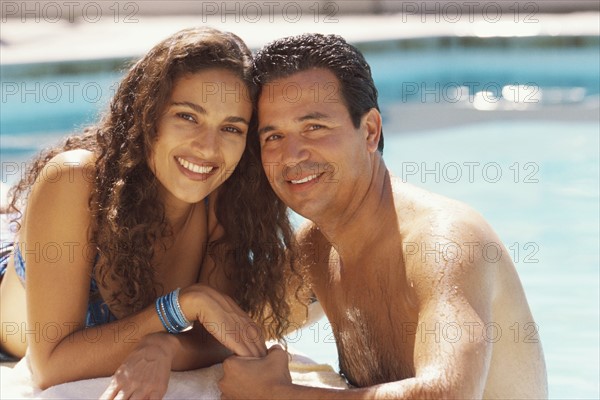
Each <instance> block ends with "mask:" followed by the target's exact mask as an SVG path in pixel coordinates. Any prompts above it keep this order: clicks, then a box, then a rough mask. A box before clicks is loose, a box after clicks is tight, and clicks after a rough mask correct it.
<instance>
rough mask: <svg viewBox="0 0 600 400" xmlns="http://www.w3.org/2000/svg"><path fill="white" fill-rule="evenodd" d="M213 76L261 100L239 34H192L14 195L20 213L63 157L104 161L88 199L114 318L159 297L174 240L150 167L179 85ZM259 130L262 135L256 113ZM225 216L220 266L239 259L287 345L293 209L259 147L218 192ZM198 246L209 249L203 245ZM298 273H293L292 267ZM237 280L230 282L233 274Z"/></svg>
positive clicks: (240, 294) (148, 65)
mask: <svg viewBox="0 0 600 400" xmlns="http://www.w3.org/2000/svg"><path fill="white" fill-rule="evenodd" d="M209 68H225V69H227V70H229V71H231V72H233V73H234V74H235V75H236V76H238V77H239V78H240V79H241V80H242V81H244V82H245V83H246V84H247V86H248V89H249V92H250V93H251V96H252V99H253V100H254V99H255V93H256V90H255V88H254V85H253V84H252V80H251V72H252V71H251V69H252V55H251V53H250V51H249V50H248V48H247V47H246V45H245V44H244V42H243V41H242V40H241V39H240V38H239V37H237V36H236V35H234V34H231V33H227V32H220V31H218V30H214V29H186V30H183V31H180V32H178V33H176V34H175V35H173V36H171V37H169V38H167V39H166V40H164V41H163V42H161V43H159V44H158V45H156V46H155V47H154V48H153V49H152V50H151V51H150V52H149V53H148V54H147V55H146V56H145V57H143V58H142V59H141V60H139V61H138V62H137V63H136V64H135V65H133V66H132V67H131V69H130V70H129V71H128V73H127V74H126V76H125V77H124V79H123V80H122V81H121V83H120V85H119V88H118V90H117V92H116V94H115V96H114V98H113V100H112V102H111V104H110V110H109V111H108V113H107V114H106V115H105V116H104V118H103V119H102V120H101V121H100V123H99V124H98V125H97V126H95V127H91V128H87V129H86V130H84V132H83V133H82V134H80V135H75V136H71V137H69V138H68V139H67V140H66V141H65V142H64V143H63V144H62V145H61V146H58V147H55V148H52V149H50V150H46V151H45V152H42V154H40V155H39V156H38V157H37V158H36V159H35V160H34V161H33V163H32V164H31V166H30V167H29V169H28V171H27V174H26V175H25V176H24V177H23V178H22V179H21V180H20V182H18V184H17V185H16V186H15V187H13V188H12V189H11V196H12V200H11V202H10V205H9V209H8V211H9V212H11V213H17V219H18V218H20V216H21V213H20V211H19V207H20V206H19V204H20V202H21V201H25V200H26V198H27V196H28V194H29V190H30V188H31V186H32V184H33V183H34V182H35V180H36V179H37V177H38V175H39V174H40V171H41V170H42V168H43V167H44V166H45V165H46V164H47V163H48V161H49V160H51V159H52V157H54V156H55V155H57V154H59V153H61V152H64V151H67V150H72V149H86V150H89V151H92V152H94V154H95V155H96V157H97V158H96V162H95V168H96V176H95V181H94V188H93V191H92V194H91V197H90V200H89V204H90V209H91V212H92V214H93V220H94V223H93V226H92V227H90V234H91V238H92V242H93V243H94V244H95V246H96V247H97V251H98V254H99V255H100V260H101V261H100V262H99V263H98V264H97V265H96V268H95V271H94V273H95V274H96V276H97V278H99V282H101V283H102V285H104V286H105V287H106V286H107V285H106V281H107V279H109V280H110V281H111V282H113V281H114V282H117V283H118V284H119V285H118V287H119V289H118V290H114V291H113V292H112V295H111V298H109V299H106V302H107V303H108V304H109V306H110V307H111V309H113V310H119V311H120V312H123V313H131V312H135V311H137V310H140V309H142V308H144V307H145V306H147V305H149V304H150V303H151V302H152V301H153V300H154V299H155V298H156V296H157V293H156V291H155V289H154V287H155V279H154V268H153V266H152V265H151V260H152V256H153V254H154V247H153V244H155V243H157V241H158V240H160V239H165V238H168V237H169V236H170V235H171V228H170V226H169V224H168V223H167V221H166V219H165V211H164V207H163V205H162V203H161V202H160V201H159V197H158V190H157V189H158V185H159V183H158V180H157V179H156V178H155V176H154V174H153V173H152V171H151V170H150V168H149V166H148V162H147V160H148V159H149V155H150V152H151V150H152V146H153V143H154V141H155V140H156V138H157V131H156V127H157V121H158V120H159V116H160V115H161V113H162V112H163V110H164V108H165V105H166V103H167V101H168V99H169V96H170V94H171V91H172V88H173V86H174V83H175V81H176V80H177V79H178V78H180V77H181V76H183V75H186V74H191V73H194V72H199V71H202V70H204V69H209ZM253 114H254V117H253V123H252V124H251V125H252V127H251V130H252V129H255V116H256V112H254V113H253ZM216 215H217V219H218V220H219V222H220V224H221V225H222V226H223V228H224V231H225V236H224V237H223V238H221V239H220V240H219V241H218V242H217V243H213V244H211V245H210V246H209V253H210V254H211V255H213V256H215V257H217V256H218V255H219V254H224V253H225V251H221V250H220V249H226V252H227V253H228V254H231V252H233V254H234V255H235V257H234V259H235V268H236V269H235V271H233V274H235V276H231V278H232V280H233V281H234V282H235V287H236V293H235V299H236V301H237V302H238V304H240V306H241V307H242V309H244V310H245V311H247V312H249V313H250V315H251V316H252V317H253V318H254V319H256V320H257V321H258V322H259V323H261V324H265V326H268V327H269V328H268V329H267V334H269V335H270V336H272V337H277V338H279V337H281V336H282V334H283V333H284V332H285V330H286V329H287V327H288V322H287V318H288V315H289V306H288V304H287V302H286V301H285V299H286V289H285V287H286V280H287V279H288V277H289V274H287V273H286V271H289V265H290V263H291V265H293V259H292V260H290V258H293V257H292V256H291V255H290V254H291V253H286V249H289V248H291V245H292V234H293V233H292V228H291V226H290V222H289V220H288V215H287V208H286V206H285V205H284V204H283V203H282V202H281V201H280V200H279V199H278V198H277V196H276V195H275V194H274V192H273V191H272V189H271V186H270V185H269V182H268V181H267V178H266V176H265V174H264V172H263V170H262V167H261V163H260V149H259V147H258V141H256V140H251V139H250V136H249V140H248V144H247V146H246V149H245V151H244V153H243V155H242V158H241V160H240V162H239V164H238V166H237V168H236V169H235V171H234V172H233V174H232V175H231V176H230V177H229V179H227V180H226V181H225V182H224V183H223V184H222V185H221V186H220V187H219V189H218V198H217V201H216ZM198 246H206V244H205V243H198ZM292 270H293V268H292ZM231 274H232V273H231V271H230V275H231Z"/></svg>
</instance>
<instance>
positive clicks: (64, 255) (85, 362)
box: [19, 150, 266, 388]
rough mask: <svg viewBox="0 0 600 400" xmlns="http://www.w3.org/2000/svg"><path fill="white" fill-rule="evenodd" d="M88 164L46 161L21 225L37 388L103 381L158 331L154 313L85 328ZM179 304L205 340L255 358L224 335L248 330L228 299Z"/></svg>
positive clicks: (189, 292) (214, 295) (205, 295)
mask: <svg viewBox="0 0 600 400" xmlns="http://www.w3.org/2000/svg"><path fill="white" fill-rule="evenodd" d="M91 157H92V155H91V153H89V152H87V151H82V150H77V151H70V152H66V153H62V154H60V155H58V156H57V157H55V158H53V159H52V160H51V161H50V162H49V163H48V165H47V166H46V168H44V169H43V170H42V172H41V174H40V178H39V179H38V181H37V182H36V183H35V184H34V187H33V188H32V192H31V194H30V197H29V201H28V207H27V214H26V217H25V220H24V221H23V231H22V232H21V241H22V242H21V243H19V246H20V250H21V253H22V255H23V257H24V258H25V262H26V265H27V270H26V297H27V324H28V328H27V333H26V334H27V342H28V346H29V351H30V356H31V366H32V370H33V376H34V379H35V381H36V383H37V384H38V385H39V386H40V387H42V388H46V387H49V386H52V385H56V384H59V383H63V382H68V381H73V380H78V379H85V378H92V377H98V376H107V375H110V374H112V373H113V372H114V371H115V370H116V369H117V367H118V366H119V365H120V364H121V363H122V361H123V359H124V358H125V356H126V355H127V354H129V353H130V352H131V351H132V350H133V349H134V348H135V347H136V346H137V344H138V342H139V340H140V339H141V338H142V337H144V336H145V335H147V334H150V333H154V332H164V330H165V329H164V327H163V325H162V323H161V321H160V319H159V317H158V315H157V313H156V310H155V307H154V305H150V306H148V307H147V308H145V309H143V310H141V311H139V312H137V313H135V314H133V315H130V316H128V317H125V318H122V319H120V320H118V321H115V322H112V323H108V324H104V325H99V326H95V327H91V328H84V325H85V315H86V312H87V305H88V297H89V287H90V279H91V278H90V277H91V273H92V263H93V255H92V257H90V256H89V254H88V250H89V249H90V248H92V246H91V243H90V241H89V236H88V230H89V227H90V225H91V222H92V221H91V215H90V211H89V209H88V198H89V194H90V191H91V190H92V186H91V185H92V183H91V181H90V179H89V177H90V176H92V177H93V176H94V173H93V163H92V162H91ZM91 169H92V170H91ZM180 304H181V307H182V309H183V313H184V314H185V316H186V317H187V318H188V320H190V321H199V322H200V323H208V324H213V325H214V327H215V329H214V331H212V332H210V331H209V332H210V333H211V334H213V335H214V336H215V337H216V338H217V339H218V340H220V341H221V342H222V343H223V344H224V345H225V346H226V347H228V348H230V349H231V350H232V351H233V352H234V353H236V354H240V355H251V354H254V352H258V351H261V350H262V348H261V347H260V345H259V344H255V343H247V342H244V341H243V340H242V341H236V340H235V339H236V338H232V337H230V336H228V335H226V334H225V333H227V332H228V331H230V330H235V329H236V328H237V327H241V326H247V325H252V321H250V319H249V318H248V317H247V316H246V315H245V313H243V312H242V311H241V310H240V309H239V307H237V305H235V303H234V302H233V301H232V300H231V299H229V298H228V297H226V296H223V295H221V294H220V293H218V292H216V291H215V290H213V289H211V288H208V287H206V286H204V285H195V286H192V287H190V288H185V289H184V290H182V291H181V294H180ZM213 325H211V326H213ZM181 340H182V343H186V340H187V339H185V337H182V339H181ZM262 347H264V343H263V344H262ZM259 349H260V350H259ZM265 350H266V349H265ZM265 350H262V351H265ZM201 361H202V360H200V362H201Z"/></svg>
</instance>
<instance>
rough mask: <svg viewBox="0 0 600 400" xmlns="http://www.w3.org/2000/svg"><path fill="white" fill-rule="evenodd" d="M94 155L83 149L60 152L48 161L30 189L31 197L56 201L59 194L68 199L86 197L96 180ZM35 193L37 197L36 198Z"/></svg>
mask: <svg viewBox="0 0 600 400" xmlns="http://www.w3.org/2000/svg"><path fill="white" fill-rule="evenodd" d="M95 161H96V155H95V154H94V153H93V152H91V151H89V150H83V149H76V150H68V151H64V152H61V153H59V154H57V155H55V156H54V157H52V158H51V159H50V160H48V161H47V162H46V163H45V164H44V166H43V167H42V169H41V170H40V172H39V174H38V176H37V178H36V180H35V183H34V185H33V187H32V195H34V197H38V198H39V194H42V196H43V198H46V199H50V198H51V199H56V198H58V197H59V193H61V192H67V193H68V194H67V196H69V197H75V198H76V197H79V196H85V197H88V196H89V194H90V191H91V190H92V186H93V183H94V182H95V180H96V166H95ZM36 192H37V194H38V196H36Z"/></svg>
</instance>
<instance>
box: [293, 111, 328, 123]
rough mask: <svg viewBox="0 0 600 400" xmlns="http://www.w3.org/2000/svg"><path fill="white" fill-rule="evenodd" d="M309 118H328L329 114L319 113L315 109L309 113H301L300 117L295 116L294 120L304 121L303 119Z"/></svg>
mask: <svg viewBox="0 0 600 400" xmlns="http://www.w3.org/2000/svg"><path fill="white" fill-rule="evenodd" d="M309 119H329V115H327V114H323V113H320V112H318V111H315V112H312V113H310V114H306V115H303V116H302V117H300V118H296V121H298V122H304V121H307V120H309Z"/></svg>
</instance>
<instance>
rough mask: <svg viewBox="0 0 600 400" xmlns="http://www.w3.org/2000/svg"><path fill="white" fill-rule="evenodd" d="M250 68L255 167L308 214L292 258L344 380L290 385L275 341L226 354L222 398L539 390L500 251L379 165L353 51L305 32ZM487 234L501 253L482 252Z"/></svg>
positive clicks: (362, 73)
mask: <svg viewBox="0 0 600 400" xmlns="http://www.w3.org/2000/svg"><path fill="white" fill-rule="evenodd" d="M255 67H256V81H257V83H258V84H259V86H260V97H259V103H258V108H259V130H258V133H259V140H260V145H261V152H262V161H263V165H264V168H265V171H266V173H267V175H268V177H269V179H270V181H271V184H272V187H273V189H274V191H275V192H276V193H277V195H278V196H279V197H280V198H281V199H282V200H283V201H285V203H286V204H288V205H289V206H290V207H291V208H292V209H293V210H294V211H296V212H298V213H299V214H301V215H302V216H304V217H306V218H307V219H308V220H310V224H309V225H307V226H306V227H304V228H303V229H302V231H301V232H300V233H299V235H298V241H299V245H300V251H301V260H302V262H303V263H304V264H305V266H306V271H307V272H306V273H307V281H308V282H309V283H310V285H311V289H312V291H313V292H314V294H315V296H316V298H317V299H318V301H319V303H320V304H321V306H322V308H323V310H324V312H325V314H326V316H327V318H328V319H329V321H330V322H331V326H332V329H333V332H334V334H335V338H336V343H337V348H338V354H339V364H340V370H341V371H340V372H341V373H342V374H343V375H344V376H345V377H346V379H347V380H348V382H349V383H350V384H351V385H352V386H353V388H352V389H350V390H343V391H338V390H329V389H318V388H310V387H304V386H298V385H294V384H292V382H291V379H290V374H289V371H288V369H287V368H288V367H287V362H288V358H287V354H286V353H285V352H284V351H283V350H282V349H281V348H279V347H277V346H275V347H273V348H271V349H270V351H269V354H268V355H267V357H265V358H263V359H247V358H240V357H231V358H229V359H227V360H226V361H225V363H224V371H225V375H224V378H223V380H222V381H221V382H220V388H221V390H222V391H223V397H224V398H253V399H254V398H289V399H291V398H294V399H296V398H331V399H336V398H368V399H379V398H381V399H384V398H385V399H390V398H462V399H466V398H469V399H471V398H481V397H485V398H543V397H546V396H547V382H546V369H545V363H544V357H543V352H542V347H541V344H540V342H539V337H538V334H537V325H535V323H534V320H533V317H532V315H531V312H530V310H529V306H528V304H527V299H526V297H525V293H524V291H523V288H522V286H521V283H520V281H519V278H518V276H517V273H516V270H515V267H514V265H513V263H512V261H511V260H510V257H508V256H507V254H508V252H507V251H506V249H505V248H504V246H503V245H502V244H501V243H500V240H499V239H498V237H497V236H496V234H495V233H494V232H493V230H492V228H491V227H490V226H489V225H488V224H487V223H486V222H485V220H484V219H483V218H482V217H481V216H480V215H479V214H478V213H477V212H475V211H474V210H472V209H471V208H469V207H468V206H466V205H464V204H462V203H459V202H457V201H454V200H451V199H448V198H444V197H442V196H439V195H436V194H433V193H430V192H427V191H425V190H423V189H420V188H417V187H414V186H411V185H409V184H406V183H403V182H401V181H400V180H398V179H394V178H393V177H392V176H391V175H390V172H389V171H388V169H387V168H386V165H385V162H384V160H383V158H382V152H383V137H382V123H381V115H380V113H379V107H378V104H377V90H376V89H375V86H374V83H373V79H372V77H371V72H370V68H369V66H368V64H367V63H366V61H365V59H364V57H363V56H362V55H361V54H360V52H358V50H356V49H355V48H354V47H353V46H350V45H348V44H347V43H346V42H345V41H344V40H343V39H342V38H341V37H339V36H333V35H330V36H324V35H308V34H307V35H302V36H298V37H292V38H285V39H280V40H277V41H275V42H273V43H271V44H269V45H267V46H266V47H265V48H263V49H262V50H261V51H260V52H259V53H258V54H257V56H256V59H255ZM423 151H427V149H423ZM490 243H493V244H494V245H495V246H497V248H498V249H501V250H502V253H501V254H502V256H501V257H499V258H496V257H495V258H494V259H493V260H491V259H490V257H486V253H484V252H482V249H483V248H484V246H486V245H487V246H488V247H489V244H490ZM516 333H520V334H516Z"/></svg>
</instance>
